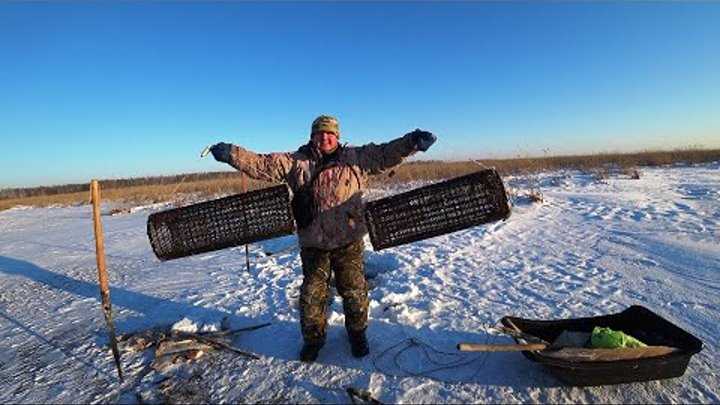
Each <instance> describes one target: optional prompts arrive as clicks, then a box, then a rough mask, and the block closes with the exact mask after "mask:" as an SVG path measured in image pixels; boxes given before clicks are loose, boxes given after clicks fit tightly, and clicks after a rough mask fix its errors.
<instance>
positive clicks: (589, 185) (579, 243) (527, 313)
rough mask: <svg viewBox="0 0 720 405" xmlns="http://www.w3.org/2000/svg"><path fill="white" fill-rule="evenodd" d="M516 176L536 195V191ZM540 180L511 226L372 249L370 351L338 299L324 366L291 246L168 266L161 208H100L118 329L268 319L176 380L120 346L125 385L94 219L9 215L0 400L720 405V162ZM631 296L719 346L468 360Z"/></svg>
mask: <svg viewBox="0 0 720 405" xmlns="http://www.w3.org/2000/svg"><path fill="white" fill-rule="evenodd" d="M505 180H506V184H507V185H509V187H510V188H512V189H514V190H519V192H520V193H522V191H523V190H525V189H527V186H528V183H527V179H514V178H508V179H505ZM532 180H533V182H536V183H537V184H538V185H539V186H540V187H541V190H542V191H543V194H544V196H545V202H544V203H542V204H537V203H535V204H533V203H529V202H524V200H523V199H522V198H519V199H518V200H517V202H518V204H516V206H515V207H514V209H513V214H512V216H511V217H510V218H509V219H508V220H507V221H505V222H501V223H496V224H492V225H489V226H481V227H475V228H471V229H468V230H465V231H461V232H457V233H454V234H450V235H446V236H441V237H436V238H433V239H429V240H426V241H422V242H417V243H413V244H410V245H405V246H401V247H397V248H392V249H387V250H384V251H381V252H373V251H372V249H371V247H370V246H369V243H368V247H367V251H366V262H367V268H366V270H367V275H368V278H369V279H370V283H371V286H372V289H371V291H370V296H371V311H370V318H371V319H370V327H369V330H368V334H369V339H370V345H371V355H370V356H368V357H366V358H363V359H355V358H353V357H352V356H351V355H350V348H349V345H348V343H347V339H346V337H345V331H344V328H343V326H342V325H343V314H342V306H341V301H340V299H339V297H335V299H334V302H333V303H332V306H331V314H330V317H329V322H330V326H329V335H328V342H327V344H326V346H325V348H324V349H323V351H322V352H321V354H320V357H319V359H318V361H317V362H316V363H314V364H305V363H301V362H299V361H298V360H297V353H298V350H299V348H300V344H301V337H300V332H299V324H298V322H299V318H298V295H299V286H300V283H301V281H302V280H301V279H302V277H301V270H300V259H299V257H298V251H297V249H296V248H294V245H295V243H296V240H295V238H294V236H289V237H284V238H280V239H276V240H271V241H266V242H264V243H258V244H254V245H251V246H250V255H251V262H252V268H251V269H250V271H249V272H248V271H247V270H246V268H245V257H244V253H245V250H244V249H243V248H234V249H228V250H224V251H219V252H213V253H208V254H203V255H198V256H194V257H190V258H185V259H179V260H174V261H170V262H164V263H161V262H160V261H158V260H157V259H156V258H155V257H154V256H153V253H152V251H151V249H150V246H149V244H148V240H147V236H146V228H145V223H146V219H147V215H148V214H149V213H150V212H151V211H152V209H146V210H134V212H132V213H129V214H125V215H118V216H103V221H104V228H105V239H106V240H105V243H106V250H107V256H108V257H107V259H108V266H109V271H110V283H111V297H112V304H113V309H114V317H115V322H116V328H117V330H118V333H121V334H123V333H128V332H130V331H137V330H143V329H147V328H151V327H155V326H159V325H166V324H172V323H174V322H176V321H179V320H181V319H183V318H187V320H186V321H185V324H186V325H187V324H193V323H194V324H198V325H199V324H207V325H217V324H219V323H220V321H221V320H222V319H223V318H226V317H227V319H228V321H229V323H230V324H231V325H232V326H233V327H242V326H246V325H255V324H259V323H262V322H271V323H272V324H271V326H269V327H266V328H263V329H259V330H256V331H252V332H242V333H240V334H238V335H237V336H236V337H235V339H234V341H233V344H234V345H235V346H237V347H239V348H241V349H244V350H247V351H250V352H254V353H256V354H258V355H259V356H260V359H259V360H248V359H245V358H243V357H240V356H236V355H234V354H232V353H229V352H224V351H223V352H215V353H212V354H211V355H209V356H206V357H203V358H201V359H200V360H199V361H198V362H196V363H190V364H189V365H186V366H181V367H179V368H177V369H174V370H171V371H170V372H168V373H167V374H166V375H161V374H159V373H157V372H155V371H152V370H149V369H148V367H147V366H148V364H149V363H150V361H151V359H152V351H151V350H148V351H145V352H141V353H133V352H130V351H123V353H122V364H123V367H124V370H125V373H126V381H125V383H123V384H120V383H119V382H118V380H117V378H116V375H115V368H114V364H113V361H112V355H111V353H110V350H109V349H108V346H107V342H108V339H107V333H106V329H105V324H104V320H103V317H102V312H101V310H100V305H99V291H98V287H97V273H96V267H95V253H94V242H93V234H92V222H91V210H90V207H88V206H82V207H68V208H61V207H55V208H46V209H40V208H22V209H12V210H8V211H4V212H1V213H0V286H1V288H0V402H3V403H8V402H13V403H18V402H19V403H38V402H63V403H68V402H130V403H132V402H138V401H153V400H162V399H163V398H164V397H163V395H165V396H166V397H168V396H169V398H170V399H171V400H172V399H173V398H183V397H182V395H181V394H182V393H181V391H182V392H186V393H187V392H190V394H189V395H191V396H192V397H193V398H195V399H198V398H199V399H200V400H205V401H210V402H335V403H336V402H349V401H350V399H349V397H348V396H347V394H346V392H345V389H346V388H347V387H354V388H357V389H359V390H366V391H369V392H370V393H371V394H372V396H373V397H375V398H377V399H379V400H380V401H382V402H398V403H399V402H403V403H417V402H423V403H438V402H455V403H457V402H616V403H617V402H634V403H637V402H644V403H646V402H714V403H717V402H720V378H718V374H717V364H718V363H720V353H719V352H718V350H719V347H718V343H719V338H720V326H719V325H720V239H719V236H720V235H719V233H718V231H719V224H720V164H718V163H714V164H706V165H699V166H693V167H685V166H677V167H672V168H647V169H643V170H642V177H641V179H640V180H630V179H628V178H624V177H622V176H611V177H610V178H609V179H606V180H604V181H597V180H596V179H595V178H593V176H591V175H587V174H583V173H580V172H555V173H546V174H543V175H539V176H536V177H535V178H534V179H532ZM385 192H387V191H385ZM374 194H375V195H377V194H381V192H377V191H375V193H374ZM110 208H111V207H109V206H108V207H105V210H106V211H109V210H110ZM266 252H272V253H274V254H272V255H269V256H268V255H266ZM632 304H640V305H644V306H646V307H648V308H650V309H652V310H653V311H656V312H657V313H659V314H660V315H662V316H664V317H666V318H667V319H669V320H671V321H672V322H674V323H676V324H677V325H679V326H681V327H683V328H684V329H686V330H688V331H689V332H691V333H692V334H694V335H695V336H697V337H699V338H700V339H701V340H702V341H703V342H704V344H705V347H704V350H703V351H702V352H701V353H699V354H698V355H695V356H694V357H693V359H692V361H691V363H690V366H689V368H688V370H687V372H686V374H685V375H684V376H683V377H681V378H677V379H673V380H664V381H653V382H646V383H636V384H627V385H619V386H606V387H592V388H573V387H565V386H563V385H562V384H561V383H560V382H559V381H558V380H556V379H555V378H554V377H553V376H552V375H550V374H548V373H547V372H546V371H545V370H544V369H543V368H542V367H540V366H538V365H537V364H535V363H532V362H530V361H528V360H527V359H525V358H524V357H523V356H522V355H521V354H520V353H493V354H477V353H458V352H457V351H456V350H455V344H456V343H458V342H461V341H464V342H479V343H483V342H496V343H501V342H510V339H509V338H507V337H504V336H496V335H493V334H489V333H488V327H490V326H491V325H494V324H495V323H496V321H497V320H498V319H499V318H501V317H502V316H504V315H509V314H512V315H517V316H523V317H531V318H543V319H552V318H566V317H579V316H590V315H596V314H604V313H611V312H618V311H621V310H623V309H624V308H626V307H628V306H629V305H632ZM173 390H174V391H175V392H174V393H173ZM161 391H162V392H161ZM173 395H175V396H173Z"/></svg>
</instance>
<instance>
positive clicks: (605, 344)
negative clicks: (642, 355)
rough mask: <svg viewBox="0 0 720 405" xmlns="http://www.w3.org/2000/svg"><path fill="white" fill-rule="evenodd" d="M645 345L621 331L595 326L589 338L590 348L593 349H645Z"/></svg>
mask: <svg viewBox="0 0 720 405" xmlns="http://www.w3.org/2000/svg"><path fill="white" fill-rule="evenodd" d="M645 346H647V345H646V344H645V343H643V342H641V341H639V340H637V339H635V338H634V337H632V336H630V335H627V334H625V333H623V332H621V331H617V330H612V329H610V328H601V327H599V326H596V327H595V328H594V329H593V331H592V335H591V336H590V347H592V348H594V349H618V348H626V347H645Z"/></svg>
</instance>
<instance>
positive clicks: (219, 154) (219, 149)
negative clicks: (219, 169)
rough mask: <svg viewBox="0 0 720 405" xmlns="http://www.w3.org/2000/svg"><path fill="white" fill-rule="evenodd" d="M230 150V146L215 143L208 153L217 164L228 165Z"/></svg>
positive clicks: (223, 143)
mask: <svg viewBox="0 0 720 405" xmlns="http://www.w3.org/2000/svg"><path fill="white" fill-rule="evenodd" d="M231 148H232V145H231V144H229V143H225V142H220V143H216V144H215V145H213V146H211V147H210V152H211V153H212V155H213V157H214V158H215V160H217V161H218V162H223V163H230V149H231Z"/></svg>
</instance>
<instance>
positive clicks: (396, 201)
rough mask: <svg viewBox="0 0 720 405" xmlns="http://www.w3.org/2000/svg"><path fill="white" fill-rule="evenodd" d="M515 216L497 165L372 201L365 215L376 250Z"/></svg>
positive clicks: (368, 204) (367, 206)
mask: <svg viewBox="0 0 720 405" xmlns="http://www.w3.org/2000/svg"><path fill="white" fill-rule="evenodd" d="M508 216H510V206H509V205H508V201H507V196H506V195H505V187H504V186H503V182H502V180H501V179H500V175H499V174H498V173H497V171H495V170H494V169H486V170H482V171H479V172H476V173H471V174H468V175H465V176H461V177H457V178H454V179H451V180H447V181H443V182H440V183H436V184H432V185H429V186H425V187H421V188H417V189H415V190H412V191H408V192H406V193H402V194H397V195H394V196H391V197H387V198H383V199H380V200H376V201H371V202H368V203H367V205H366V208H365V219H366V222H367V226H368V230H369V231H370V241H371V242H372V245H373V248H374V249H375V250H381V249H385V248H389V247H393V246H398V245H402V244H405V243H410V242H415V241H418V240H423V239H427V238H431V237H433V236H438V235H443V234H446V233H450V232H455V231H459V230H461V229H465V228H469V227H472V226H476V225H480V224H484V223H488V222H493V221H497V220H500V219H505V218H507V217H508Z"/></svg>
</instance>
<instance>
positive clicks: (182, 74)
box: [0, 2, 720, 187]
mask: <svg viewBox="0 0 720 405" xmlns="http://www.w3.org/2000/svg"><path fill="white" fill-rule="evenodd" d="M718 21H720V3H684V2H683V3H681V2H668V3H654V2H627V3H618V2H613V3H600V2H589V3H568V2H552V3H542V4H540V3H521V2H509V3H485V2H477V3H474V2H458V3H428V2H423V3H407V2H401V3H380V2H366V3H350V4H345V3H342V4H340V3H331V2H321V3H277V2H268V3H262V2H259V3H243V2H237V3H235V2H219V3H189V2H180V3H166V2H154V3H146V2H142V3H128V2H123V3H106V2H89V3H66V4H57V3H34V2H27V3H10V2H3V3H0V139H2V146H3V149H4V152H3V154H2V159H1V160H0V187H18V186H34V185H47V184H62V183H70V182H85V181H88V180H89V179H91V178H115V177H133V176H142V175H159V174H172V173H182V172H195V171H211V170H222V169H224V168H225V167H224V166H222V165H220V164H218V163H216V162H214V161H212V159H211V158H208V159H206V160H202V161H201V160H200V159H199V157H198V154H199V151H200V150H201V149H202V148H203V147H204V146H205V145H207V144H210V143H214V142H218V141H228V142H233V143H237V144H241V145H244V146H246V147H248V148H250V149H253V150H256V151H259V152H270V151H287V150H294V149H295V148H297V146H299V145H300V144H302V143H304V142H305V141H306V139H307V136H308V131H309V126H310V122H311V121H312V119H313V118H314V117H315V116H317V115H319V114H323V113H329V114H333V115H336V116H338V117H339V118H340V122H341V128H342V131H343V134H342V138H343V140H344V141H347V142H350V143H352V144H356V145H359V144H363V143H367V142H376V143H378V142H383V141H386V140H390V139H392V138H395V137H397V136H400V135H402V134H404V133H405V132H407V131H409V130H412V129H414V128H416V127H420V128H424V129H428V130H431V131H433V132H435V133H437V134H438V136H439V140H438V142H437V144H436V145H435V146H434V147H433V148H432V149H431V150H430V152H428V153H427V154H425V156H423V158H429V159H461V158H467V157H477V158H483V157H485V158H487V157H507V156H518V155H522V156H526V155H538V154H542V153H543V152H541V151H542V150H543V149H548V150H549V153H551V154H564V153H586V152H601V151H631V150H640V149H648V148H650V149H655V148H674V147H683V146H689V145H703V146H705V147H720V113H718V112H719V111H720V91H719V90H720V24H718Z"/></svg>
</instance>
